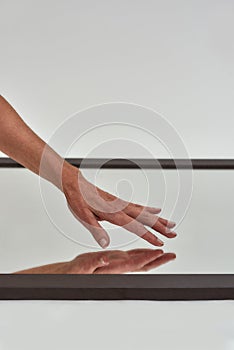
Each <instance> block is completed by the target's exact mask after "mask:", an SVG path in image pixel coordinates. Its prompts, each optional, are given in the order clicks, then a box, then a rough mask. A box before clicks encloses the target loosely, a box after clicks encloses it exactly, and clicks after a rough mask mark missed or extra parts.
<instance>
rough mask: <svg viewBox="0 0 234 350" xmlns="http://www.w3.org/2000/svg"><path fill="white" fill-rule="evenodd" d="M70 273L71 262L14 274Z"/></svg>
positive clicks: (33, 268)
mask: <svg viewBox="0 0 234 350" xmlns="http://www.w3.org/2000/svg"><path fill="white" fill-rule="evenodd" d="M68 272H69V262H60V263H54V264H48V265H43V266H38V267H32V268H30V269H26V270H22V271H17V272H14V273H13V274H67V273H68Z"/></svg>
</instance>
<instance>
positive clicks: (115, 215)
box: [63, 164, 176, 248]
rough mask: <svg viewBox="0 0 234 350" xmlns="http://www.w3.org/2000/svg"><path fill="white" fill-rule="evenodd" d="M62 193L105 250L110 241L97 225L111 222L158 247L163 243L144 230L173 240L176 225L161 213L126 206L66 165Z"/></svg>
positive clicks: (149, 209) (76, 215) (78, 171)
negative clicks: (101, 222) (151, 230)
mask: <svg viewBox="0 0 234 350" xmlns="http://www.w3.org/2000/svg"><path fill="white" fill-rule="evenodd" d="M63 192H64V194H65V197H66V199H67V203H68V207H69V209H70V210H71V212H72V213H73V215H74V216H75V217H76V218H77V219H78V220H79V221H80V222H81V223H82V224H83V225H84V226H85V227H86V228H87V229H88V230H89V231H90V232H91V233H92V235H93V237H94V238H95V240H96V241H97V242H98V243H99V245H100V246H101V247H103V248H106V247H107V246H108V245H109V242H110V238H109V236H108V234H107V232H106V231H105V230H104V229H103V227H102V226H101V225H100V224H99V222H98V221H101V220H105V221H109V222H111V223H113V224H115V225H118V226H124V228H126V229H127V230H128V231H130V232H133V233H135V234H136V235H138V236H140V237H141V238H143V239H144V240H146V241H148V242H149V243H151V244H153V245H155V246H162V245H163V242H162V241H161V240H160V239H159V238H157V237H156V236H155V235H154V234H153V233H151V232H150V231H149V230H147V228H146V227H145V226H144V225H146V226H149V227H151V228H153V229H154V230H155V231H157V232H159V233H161V234H162V235H164V236H166V237H168V238H173V237H175V236H176V233H175V232H173V231H171V229H172V228H173V227H174V226H175V223H173V222H170V221H168V220H165V219H163V218H161V217H158V216H156V215H155V214H158V213H159V212H160V211H161V209H158V208H152V207H146V206H142V205H139V204H134V203H129V202H126V201H124V200H122V199H120V198H118V197H115V196H113V195H112V194H110V193H107V192H105V191H103V190H101V189H100V188H98V187H96V186H94V185H93V184H92V183H90V182H89V181H87V180H86V179H85V178H84V177H83V175H82V174H81V171H80V170H78V169H77V168H75V167H73V166H71V165H69V166H67V164H66V165H65V167H64V171H63Z"/></svg>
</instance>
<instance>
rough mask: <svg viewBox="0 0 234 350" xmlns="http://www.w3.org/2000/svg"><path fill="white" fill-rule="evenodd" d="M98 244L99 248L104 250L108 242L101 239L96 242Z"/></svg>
mask: <svg viewBox="0 0 234 350" xmlns="http://www.w3.org/2000/svg"><path fill="white" fill-rule="evenodd" d="M98 243H99V244H100V246H101V247H102V248H106V247H107V245H108V242H107V240H106V239H105V238H101V239H100V241H98Z"/></svg>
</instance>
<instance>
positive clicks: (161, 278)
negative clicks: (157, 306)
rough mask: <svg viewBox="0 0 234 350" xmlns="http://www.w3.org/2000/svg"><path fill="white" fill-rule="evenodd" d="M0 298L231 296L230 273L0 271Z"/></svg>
mask: <svg viewBox="0 0 234 350" xmlns="http://www.w3.org/2000/svg"><path fill="white" fill-rule="evenodd" d="M0 299H1V300H224V299H231V300H233V299H234V275H233V274H227V275H225V274H224V275H216V274H211V275H208V274H202V275H196V274H194V275H187V274H183V275H180V274H167V275H150V274H149V275H1V276H0Z"/></svg>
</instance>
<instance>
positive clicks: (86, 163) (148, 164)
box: [0, 157, 234, 170]
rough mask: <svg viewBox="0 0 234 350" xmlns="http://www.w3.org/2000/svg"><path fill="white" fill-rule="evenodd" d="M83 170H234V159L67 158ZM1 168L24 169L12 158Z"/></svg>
mask: <svg viewBox="0 0 234 350" xmlns="http://www.w3.org/2000/svg"><path fill="white" fill-rule="evenodd" d="M66 160H67V161H68V162H69V163H70V164H72V165H74V166H76V167H80V166H81V167H82V168H86V169H87V168H89V169H96V168H100V167H102V168H103V169H138V168H143V169H161V168H163V169H191V167H192V168H193V169H197V170H202V169H204V170H206V169H207V170H209V169H210V170H212V169H213V170H234V159H143V158H139V159H135V158H132V159H122V158H117V159H111V160H109V158H88V159H83V158H66ZM0 168H23V166H22V165H21V164H19V163H17V162H15V161H14V160H13V159H11V158H4V157H2V158H0Z"/></svg>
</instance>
